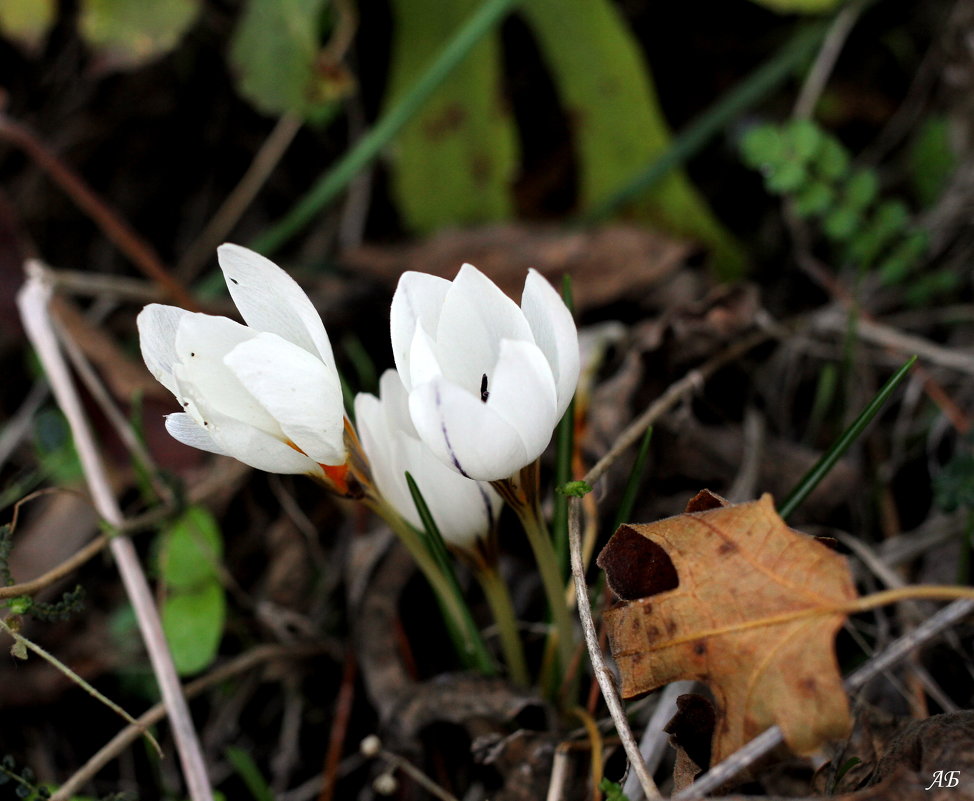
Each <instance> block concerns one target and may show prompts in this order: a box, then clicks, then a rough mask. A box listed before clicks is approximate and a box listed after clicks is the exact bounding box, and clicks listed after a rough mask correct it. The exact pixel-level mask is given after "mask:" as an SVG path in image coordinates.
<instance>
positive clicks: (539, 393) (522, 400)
mask: <svg viewBox="0 0 974 801" xmlns="http://www.w3.org/2000/svg"><path fill="white" fill-rule="evenodd" d="M487 391H488V392H489V393H490V394H489V397H488V399H487V403H486V404H485V405H486V406H487V407H488V408H490V409H492V410H493V411H494V412H496V413H497V414H498V415H499V416H500V417H501V418H503V419H504V420H505V421H507V423H508V424H509V425H510V426H511V427H512V428H513V429H515V430H516V431H517V432H518V434H519V436H520V437H521V441H522V442H523V443H524V451H525V454H526V459H525V461H524V464H521V465H519V467H524V465H526V464H529V463H530V462H533V461H534V460H535V459H537V458H538V457H539V456H540V455H541V454H542V453H543V452H544V449H545V448H546V447H548V443H549V442H550V441H551V434H552V431H553V430H554V427H555V425H557V423H558V418H559V417H560V414H559V412H558V409H557V400H556V395H555V382H554V378H553V376H552V375H551V368H550V367H549V366H548V362H547V360H546V359H545V357H544V354H543V353H542V352H541V350H540V348H538V346H537V345H534V344H532V343H530V342H514V341H511V340H509V339H505V340H504V341H503V342H501V352H500V358H499V359H498V360H497V368H496V369H495V371H494V374H493V375H492V376H490V382H489V384H488V387H487Z"/></svg>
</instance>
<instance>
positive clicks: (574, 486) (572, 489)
mask: <svg viewBox="0 0 974 801" xmlns="http://www.w3.org/2000/svg"><path fill="white" fill-rule="evenodd" d="M591 491H592V487H591V486H590V485H589V484H587V483H586V482H584V481H566V482H565V483H564V484H561V485H560V486H557V487H555V492H557V493H558V494H559V495H564V496H566V497H568V498H581V497H582V496H584V495H588V494H589V493H590V492H591Z"/></svg>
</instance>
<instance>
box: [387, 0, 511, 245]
mask: <svg viewBox="0 0 974 801" xmlns="http://www.w3.org/2000/svg"><path fill="white" fill-rule="evenodd" d="M478 5H480V3H479V2H477V0H393V2H392V10H393V14H394V16H395V25H394V27H393V35H394V39H393V43H392V61H391V64H390V74H389V88H388V95H387V101H386V105H387V106H390V107H391V106H394V105H395V104H396V103H398V102H400V101H401V99H402V98H403V97H404V96H406V95H407V94H408V93H409V92H410V91H412V88H413V86H414V85H415V84H416V82H417V79H418V78H419V76H420V75H421V74H422V71H423V68H424V67H425V66H426V63H427V60H428V58H429V53H431V52H435V51H436V50H438V49H440V48H441V47H443V45H444V43H446V42H447V41H448V40H449V39H450V38H451V37H452V36H453V35H454V34H455V32H456V30H457V28H458V27H459V26H460V25H461V23H462V22H463V21H464V20H465V19H467V18H468V17H469V16H470V14H471V12H473V11H474V10H475V9H476V8H477V6H478ZM391 155H392V162H391V163H392V167H393V170H392V189H393V193H394V195H395V198H396V205H397V207H398V209H399V213H400V214H401V216H402V217H403V219H404V220H405V222H406V223H407V225H409V227H410V228H412V229H414V230H418V231H431V230H435V229H437V228H441V227H443V226H445V225H471V224H476V223H484V222H492V221H496V220H503V219H506V218H508V217H510V215H511V212H512V209H513V205H512V201H511V195H510V185H511V182H512V181H513V178H514V173H515V170H516V168H517V164H518V158H519V157H518V153H517V137H516V135H515V131H514V124H513V120H512V116H511V113H510V111H509V109H508V107H507V104H506V103H505V102H504V97H503V89H502V78H501V52H500V37H499V36H498V35H497V33H496V32H495V31H491V32H489V33H488V34H487V35H485V36H484V37H483V39H482V40H481V41H480V42H479V43H478V44H477V45H476V46H475V47H473V48H472V49H471V50H470V53H469V55H468V56H467V57H466V58H465V59H464V60H463V61H462V62H461V63H460V64H458V65H457V66H456V68H455V69H454V70H453V71H452V72H451V73H450V75H449V76H448V77H447V78H446V79H445V80H444V81H443V83H442V84H441V85H440V86H439V88H438V89H437V90H436V91H435V92H434V93H433V95H432V96H431V97H430V99H429V100H428V101H427V103H426V104H425V105H424V106H423V109H422V111H420V113H419V114H417V115H416V116H415V117H414V118H413V119H412V120H410V121H409V123H408V124H407V125H406V126H405V127H404V128H403V130H402V133H401V134H400V135H399V137H398V140H397V142H396V147H395V148H394V150H393V151H392V153H391Z"/></svg>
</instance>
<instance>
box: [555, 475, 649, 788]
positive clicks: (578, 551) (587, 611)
mask: <svg viewBox="0 0 974 801" xmlns="http://www.w3.org/2000/svg"><path fill="white" fill-rule="evenodd" d="M603 461H604V460H603ZM596 466H597V465H596ZM594 470H595V468H592V470H590V471H589V474H590V475H591V473H592V472H594ZM580 509H581V506H580V499H578V498H572V499H571V501H570V503H569V504H568V552H569V554H570V556H571V565H572V577H573V578H574V580H575V594H576V598H577V601H578V616H579V618H580V619H581V621H582V632H583V633H584V635H585V644H586V646H588V653H589V658H590V659H591V660H592V670H593V672H594V673H595V679H596V681H598V683H599V687H600V688H601V690H602V697H603V698H605V703H606V706H607V707H608V708H609V714H610V715H611V716H612V721H613V723H615V726H616V731H617V732H618V733H619V739H620V740H621V741H622V747H623V748H624V749H625V752H626V756H627V757H628V759H629V764H630V765H631V766H632V769H633V770H634V771H636V775H637V776H638V777H639V784H640V786H641V787H642V789H643V793H645V794H646V798H649V799H658V798H662V796H661V795H660V792H659V788H658V787H657V786H656V782H654V781H653V777H652V776H650V775H649V771H648V770H646V764H645V763H644V762H643V759H642V756H641V755H640V753H639V745H638V744H637V743H636V738H635V737H633V735H632V729H630V728H629V723H628V721H627V720H626V713H625V710H623V708H622V702H621V701H620V700H619V695H618V694H617V693H616V688H615V681H614V679H613V676H612V672H611V671H610V670H609V668H608V666H607V665H606V664H605V658H604V657H603V656H602V649H601V648H600V647H599V636H598V634H597V633H596V631H595V622H594V621H593V620H592V605H591V603H590V602H589V597H588V586H587V585H586V583H585V572H584V571H585V569H584V567H583V565H582V543H581V525H580V522H579V515H580Z"/></svg>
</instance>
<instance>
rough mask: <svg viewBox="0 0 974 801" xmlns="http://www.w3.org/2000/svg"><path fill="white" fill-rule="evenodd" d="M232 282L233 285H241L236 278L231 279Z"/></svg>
mask: <svg viewBox="0 0 974 801" xmlns="http://www.w3.org/2000/svg"><path fill="white" fill-rule="evenodd" d="M227 277H228V278H229V276H227ZM230 280H231V281H233V283H235V284H239V283H240V282H239V281H238V280H237V279H236V278H230Z"/></svg>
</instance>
